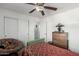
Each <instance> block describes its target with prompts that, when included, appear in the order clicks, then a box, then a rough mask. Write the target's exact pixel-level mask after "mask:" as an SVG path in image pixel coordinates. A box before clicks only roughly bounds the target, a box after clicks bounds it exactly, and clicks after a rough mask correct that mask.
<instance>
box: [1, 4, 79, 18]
mask: <svg viewBox="0 0 79 59" xmlns="http://www.w3.org/2000/svg"><path fill="white" fill-rule="evenodd" d="M45 5H46V6H51V7H57V8H58V10H57V11H53V10H47V9H45V10H44V12H45V14H46V15H45V16H42V15H41V13H40V12H37V11H34V12H33V13H31V14H29V13H28V12H29V11H30V10H32V9H33V8H34V6H32V5H28V4H25V3H0V8H4V9H8V10H12V11H15V12H18V13H22V14H27V15H30V16H34V17H40V18H41V17H46V16H50V15H51V14H56V13H60V12H64V11H68V10H71V9H74V8H78V7H79V3H45Z"/></svg>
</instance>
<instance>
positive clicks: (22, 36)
mask: <svg viewBox="0 0 79 59" xmlns="http://www.w3.org/2000/svg"><path fill="white" fill-rule="evenodd" d="M4 16H6V17H13V18H17V19H18V39H19V40H21V41H23V42H24V43H25V44H26V42H27V41H28V20H29V26H30V27H29V29H30V30H29V40H33V39H34V33H33V32H34V30H33V29H34V25H35V24H36V23H37V22H38V18H36V17H32V16H28V15H24V14H20V13H16V12H14V11H10V10H7V9H2V8H0V19H3V20H4ZM3 35H4V34H3Z"/></svg>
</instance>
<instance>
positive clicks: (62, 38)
mask: <svg viewBox="0 0 79 59" xmlns="http://www.w3.org/2000/svg"><path fill="white" fill-rule="evenodd" d="M52 41H53V44H54V45H56V46H59V47H62V48H65V49H68V33H67V32H52Z"/></svg>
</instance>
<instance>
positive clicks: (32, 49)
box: [21, 43, 79, 56]
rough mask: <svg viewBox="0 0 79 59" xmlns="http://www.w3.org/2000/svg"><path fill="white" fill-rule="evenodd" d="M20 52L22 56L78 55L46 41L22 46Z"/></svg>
mask: <svg viewBox="0 0 79 59" xmlns="http://www.w3.org/2000/svg"><path fill="white" fill-rule="evenodd" d="M21 52H22V55H24V56H28V55H30V56H79V54H78V53H74V52H71V51H68V50H66V49H63V48H59V47H56V46H53V45H50V44H48V43H38V44H33V45H30V46H28V47H26V48H24V49H23V50H22V51H21Z"/></svg>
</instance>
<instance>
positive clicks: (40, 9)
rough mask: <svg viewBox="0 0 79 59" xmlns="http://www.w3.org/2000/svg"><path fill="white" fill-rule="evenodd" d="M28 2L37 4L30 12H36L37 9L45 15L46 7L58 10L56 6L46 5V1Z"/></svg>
mask: <svg viewBox="0 0 79 59" xmlns="http://www.w3.org/2000/svg"><path fill="white" fill-rule="evenodd" d="M26 4H29V5H34V6H35V8H34V9H33V10H31V11H30V12H29V13H32V12H34V11H35V10H36V11H39V12H41V14H42V16H44V15H45V13H44V9H48V10H54V11H56V10H57V8H56V7H50V6H44V4H45V3H26Z"/></svg>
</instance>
